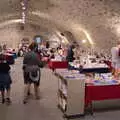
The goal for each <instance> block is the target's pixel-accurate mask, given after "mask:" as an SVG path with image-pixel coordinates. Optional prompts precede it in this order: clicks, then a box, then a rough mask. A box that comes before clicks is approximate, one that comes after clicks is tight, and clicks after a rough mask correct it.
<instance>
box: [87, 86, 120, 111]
mask: <svg viewBox="0 0 120 120" xmlns="http://www.w3.org/2000/svg"><path fill="white" fill-rule="evenodd" d="M112 99H120V85H104V86H102V85H101V86H98V85H86V86H85V106H86V107H87V106H88V105H90V106H91V110H92V102H93V101H101V100H112ZM92 111H93V110H92Z"/></svg>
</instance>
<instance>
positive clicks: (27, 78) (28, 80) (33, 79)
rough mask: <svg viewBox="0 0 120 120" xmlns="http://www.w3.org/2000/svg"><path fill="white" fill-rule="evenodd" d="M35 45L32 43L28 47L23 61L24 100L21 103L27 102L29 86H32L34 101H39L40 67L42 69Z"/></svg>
mask: <svg viewBox="0 0 120 120" xmlns="http://www.w3.org/2000/svg"><path fill="white" fill-rule="evenodd" d="M36 48H37V45H36V44H35V43H32V44H31V45H30V46H29V51H28V52H27V53H26V54H25V56H24V59H23V73H24V84H25V89H24V100H23V103H24V104H26V103H27V102H28V93H29V90H30V85H31V84H32V83H33V84H34V90H35V96H36V99H39V98H40V96H39V85H40V67H43V64H42V62H41V61H40V59H39V57H38V55H37V53H36V52H35V50H36Z"/></svg>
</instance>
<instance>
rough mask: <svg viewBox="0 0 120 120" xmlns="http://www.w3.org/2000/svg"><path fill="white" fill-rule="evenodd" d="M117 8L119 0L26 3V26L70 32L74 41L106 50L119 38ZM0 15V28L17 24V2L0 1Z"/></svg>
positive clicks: (40, 0) (50, 0) (119, 23)
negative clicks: (84, 42)
mask: <svg viewBox="0 0 120 120" xmlns="http://www.w3.org/2000/svg"><path fill="white" fill-rule="evenodd" d="M119 6H120V0H28V9H27V17H26V24H34V25H37V26H40V27H41V28H45V29H46V30H47V32H48V31H49V32H55V33H56V32H57V33H60V32H64V31H70V32H71V33H72V34H73V35H74V37H75V39H76V41H78V42H81V40H83V39H87V40H88V41H89V43H90V44H93V45H94V46H100V47H102V48H110V47H111V46H113V44H115V42H116V40H118V39H119V37H120V7H119ZM0 15H1V17H0V21H1V24H0V26H2V25H7V24H5V21H7V20H9V22H8V23H9V24H16V23H17V22H20V19H21V6H20V0H1V1H0Z"/></svg>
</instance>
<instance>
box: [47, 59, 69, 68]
mask: <svg viewBox="0 0 120 120" xmlns="http://www.w3.org/2000/svg"><path fill="white" fill-rule="evenodd" d="M48 66H49V68H50V69H53V70H54V69H57V68H68V62H67V61H50V62H49V63H48Z"/></svg>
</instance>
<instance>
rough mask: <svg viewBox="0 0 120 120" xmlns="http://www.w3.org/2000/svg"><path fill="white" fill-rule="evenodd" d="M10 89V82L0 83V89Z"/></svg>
mask: <svg viewBox="0 0 120 120" xmlns="http://www.w3.org/2000/svg"><path fill="white" fill-rule="evenodd" d="M9 89H10V84H0V91H5V90H9Z"/></svg>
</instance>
